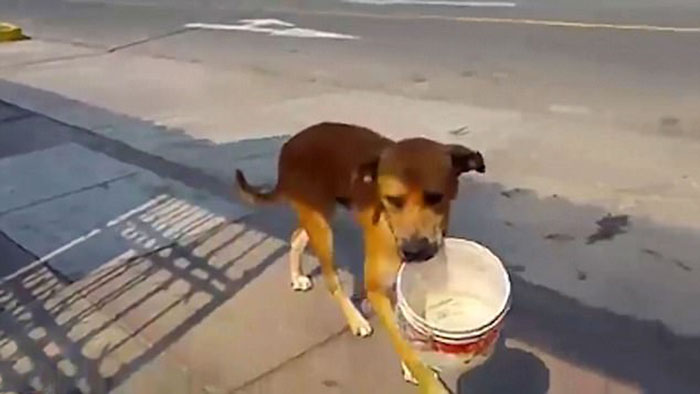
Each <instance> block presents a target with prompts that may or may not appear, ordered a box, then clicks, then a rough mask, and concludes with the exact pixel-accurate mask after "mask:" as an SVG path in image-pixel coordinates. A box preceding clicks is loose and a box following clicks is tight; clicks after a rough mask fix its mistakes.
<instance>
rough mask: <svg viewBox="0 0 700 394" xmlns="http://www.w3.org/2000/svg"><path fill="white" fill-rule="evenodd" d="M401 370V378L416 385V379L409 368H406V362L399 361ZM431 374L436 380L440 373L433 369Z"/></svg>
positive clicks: (438, 378)
mask: <svg viewBox="0 0 700 394" xmlns="http://www.w3.org/2000/svg"><path fill="white" fill-rule="evenodd" d="M401 371H402V372H403V380H405V381H406V382H408V383H411V384H414V385H416V386H417V385H418V379H416V377H415V376H413V373H412V372H411V370H410V369H408V366H407V365H406V363H403V362H402V363H401ZM433 376H434V377H435V379H436V380H440V375H439V374H438V373H437V372H436V371H433Z"/></svg>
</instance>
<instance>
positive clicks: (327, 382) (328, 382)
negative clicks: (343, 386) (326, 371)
mask: <svg viewBox="0 0 700 394" xmlns="http://www.w3.org/2000/svg"><path fill="white" fill-rule="evenodd" d="M321 383H322V384H323V385H324V386H326V387H338V386H340V385H339V384H338V382H337V381H335V380H333V379H326V380H324V381H322V382H321Z"/></svg>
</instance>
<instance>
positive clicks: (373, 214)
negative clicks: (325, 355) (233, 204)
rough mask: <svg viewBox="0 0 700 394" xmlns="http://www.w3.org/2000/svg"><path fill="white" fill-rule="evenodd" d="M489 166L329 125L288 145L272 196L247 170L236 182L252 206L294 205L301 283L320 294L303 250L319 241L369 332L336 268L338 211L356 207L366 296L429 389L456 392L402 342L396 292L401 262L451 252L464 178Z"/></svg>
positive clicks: (295, 261) (349, 307) (413, 142)
mask: <svg viewBox="0 0 700 394" xmlns="http://www.w3.org/2000/svg"><path fill="white" fill-rule="evenodd" d="M484 170H485V166H484V160H483V157H482V156H481V154H480V153H479V152H475V151H472V150H470V149H468V148H466V147H463V146H460V145H443V144H440V143H437V142H434V141H431V140H428V139H424V138H414V139H407V140H402V141H398V142H394V141H392V140H389V139H387V138H384V137H382V136H380V135H379V134H377V133H375V132H373V131H371V130H368V129H366V128H362V127H358V126H353V125H346V124H338V123H321V124H318V125H315V126H311V127H309V128H307V129H305V130H303V131H301V132H300V133H298V134H297V135H295V136H294V137H292V138H291V139H290V140H289V141H287V143H285V144H284V146H283V147H282V151H281V153H280V158H279V165H278V171H279V173H278V181H277V186H276V187H275V188H274V189H273V190H271V191H269V192H263V191H260V190H257V189H256V188H254V187H252V186H250V185H249V184H248V183H247V182H246V180H245V177H244V176H243V173H242V172H241V171H237V172H236V178H237V182H238V188H239V192H240V194H241V196H242V198H243V199H245V200H246V201H248V202H252V203H272V202H278V201H286V202H288V203H289V204H291V206H292V207H293V208H294V210H295V211H296V213H297V215H298V218H299V228H298V229H297V230H295V231H294V233H293V234H292V237H291V245H292V248H291V252H290V269H291V281H292V287H293V288H294V289H295V290H308V289H309V288H311V280H310V279H309V278H308V277H307V276H305V275H304V274H303V272H302V269H301V254H302V253H303V251H304V249H305V247H306V245H307V243H308V242H310V243H311V248H312V249H313V251H314V253H315V254H316V256H317V257H318V259H319V261H320V263H321V269H322V272H323V277H324V279H325V282H326V285H327V286H328V290H329V291H330V293H331V294H332V295H333V297H335V299H336V300H337V301H338V303H339V304H340V307H341V309H342V311H343V314H344V315H345V318H346V319H347V321H348V325H349V326H350V329H351V330H352V332H353V333H354V334H355V335H358V336H367V335H370V334H371V332H372V327H371V326H370V324H369V323H368V322H367V320H366V319H365V318H364V317H363V316H362V314H361V313H360V311H358V310H357V308H356V307H355V306H354V304H353V303H352V302H351V301H350V298H348V296H347V295H346V294H345V292H344V291H343V289H342V288H341V285H340V282H339V280H338V277H337V274H336V271H335V266H334V263H333V232H332V229H331V226H330V224H329V223H330V220H331V217H332V215H333V211H334V208H335V205H336V204H337V203H339V204H341V205H344V206H346V207H347V208H350V209H352V210H353V212H354V215H355V217H356V218H357V221H358V222H359V224H360V226H361V227H362V230H363V233H364V244H365V287H366V290H367V297H368V299H369V301H370V303H371V304H372V308H373V309H374V311H375V312H376V313H377V315H378V317H379V319H380V321H381V323H382V325H383V326H384V327H385V328H386V329H387V330H388V332H389V334H390V338H391V340H392V342H393V345H394V347H395V349H396V351H397V352H398V354H399V356H400V357H401V360H402V362H403V363H404V366H405V368H407V369H408V372H410V374H412V375H413V377H414V378H415V380H416V381H417V382H418V384H419V387H420V389H421V392H424V393H431V394H432V393H445V392H447V391H446V389H445V388H444V386H443V385H442V383H440V382H439V380H438V379H437V378H436V377H435V376H434V374H433V372H432V371H430V370H429V369H428V368H427V367H426V366H425V365H423V364H422V363H421V362H420V360H419V358H418V356H417V354H416V352H415V351H413V349H412V348H411V347H410V346H409V344H408V343H407V342H406V341H405V340H404V339H403V338H402V337H401V334H400V332H399V329H398V327H397V325H396V322H395V320H394V316H393V314H394V311H393V307H392V304H391V298H390V297H391V289H392V286H393V284H394V281H395V279H396V274H397V272H398V269H399V266H400V264H401V262H402V261H405V262H408V263H416V262H420V261H425V260H427V259H430V258H431V257H433V255H435V253H436V252H437V251H438V249H439V248H440V247H442V243H443V237H444V235H445V232H446V230H447V224H448V216H449V212H450V203H451V201H452V200H453V199H454V197H455V196H456V194H457V189H458V178H459V175H460V174H462V173H464V172H469V171H477V172H481V173H483V172H484Z"/></svg>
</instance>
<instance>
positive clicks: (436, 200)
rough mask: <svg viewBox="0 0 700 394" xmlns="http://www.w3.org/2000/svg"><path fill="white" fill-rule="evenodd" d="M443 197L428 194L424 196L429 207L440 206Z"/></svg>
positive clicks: (438, 194) (439, 194)
mask: <svg viewBox="0 0 700 394" xmlns="http://www.w3.org/2000/svg"><path fill="white" fill-rule="evenodd" d="M442 198H443V195H442V194H441V193H430V192H426V193H425V194H424V195H423V200H424V201H425V203H426V204H428V205H438V204H440V202H441V201H442Z"/></svg>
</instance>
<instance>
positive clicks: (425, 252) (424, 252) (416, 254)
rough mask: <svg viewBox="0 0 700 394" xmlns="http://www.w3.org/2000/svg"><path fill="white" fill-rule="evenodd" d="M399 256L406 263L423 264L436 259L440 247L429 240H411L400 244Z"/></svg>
mask: <svg viewBox="0 0 700 394" xmlns="http://www.w3.org/2000/svg"><path fill="white" fill-rule="evenodd" d="M399 245H400V246H399V255H400V256H401V259H402V260H403V261H404V262H406V263H421V262H424V261H428V260H430V259H432V258H433V257H435V255H436V254H437V252H438V250H439V248H440V245H439V243H437V242H434V241H431V240H429V239H428V238H410V239H408V240H404V241H402V242H400V243H399Z"/></svg>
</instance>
